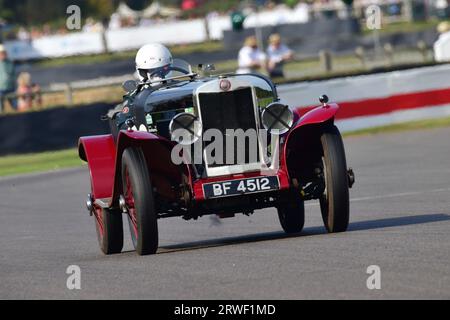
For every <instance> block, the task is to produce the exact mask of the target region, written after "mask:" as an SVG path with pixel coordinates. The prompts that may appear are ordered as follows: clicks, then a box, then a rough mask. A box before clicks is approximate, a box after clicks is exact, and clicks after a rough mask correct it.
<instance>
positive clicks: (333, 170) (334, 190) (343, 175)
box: [320, 126, 350, 232]
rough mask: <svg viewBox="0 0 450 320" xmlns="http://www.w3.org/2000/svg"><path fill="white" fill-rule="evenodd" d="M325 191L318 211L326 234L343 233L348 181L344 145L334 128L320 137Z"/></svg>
mask: <svg viewBox="0 0 450 320" xmlns="http://www.w3.org/2000/svg"><path fill="white" fill-rule="evenodd" d="M321 142H322V150H323V157H322V164H323V170H322V172H323V178H324V182H325V191H324V193H323V194H322V196H321V197H320V209H321V212H322V218H323V222H324V224H325V228H326V229H327V231H328V232H343V231H345V230H347V227H348V224H349V211H350V204H349V202H350V201H349V181H348V174H347V163H346V159H345V149H344V143H343V141H342V137H341V134H340V133H339V130H338V129H337V128H336V126H332V127H330V128H328V129H327V130H326V131H325V132H324V133H323V134H322V136H321Z"/></svg>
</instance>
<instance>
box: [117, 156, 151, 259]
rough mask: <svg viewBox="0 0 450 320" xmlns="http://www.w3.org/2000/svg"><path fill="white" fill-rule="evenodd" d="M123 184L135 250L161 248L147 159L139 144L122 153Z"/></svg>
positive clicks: (147, 252)
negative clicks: (137, 146) (138, 146)
mask: <svg viewBox="0 0 450 320" xmlns="http://www.w3.org/2000/svg"><path fill="white" fill-rule="evenodd" d="M122 185H123V194H124V198H125V202H126V205H127V208H128V216H129V222H130V231H131V237H132V240H133V245H134V247H135V249H136V252H137V253H138V254H139V255H146V254H154V253H156V250H157V249H158V221H157V213H156V210H155V206H154V198H153V189H152V184H151V181H150V175H149V171H148V167H147V161H146V160H145V156H144V153H143V152H142V150H141V149H140V148H128V149H126V150H125V151H124V153H123V155H122Z"/></svg>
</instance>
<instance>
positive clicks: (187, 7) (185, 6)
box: [181, 0, 198, 11]
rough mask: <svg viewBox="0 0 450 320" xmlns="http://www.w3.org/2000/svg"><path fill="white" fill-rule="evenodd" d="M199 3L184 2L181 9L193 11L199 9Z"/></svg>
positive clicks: (187, 0)
mask: <svg viewBox="0 0 450 320" xmlns="http://www.w3.org/2000/svg"><path fill="white" fill-rule="evenodd" d="M197 6H198V3H197V1H196V0H183V2H182V3H181V9H183V10H185V11H186V10H192V9H195V8H197Z"/></svg>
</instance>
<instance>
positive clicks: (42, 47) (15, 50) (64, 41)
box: [5, 32, 103, 60]
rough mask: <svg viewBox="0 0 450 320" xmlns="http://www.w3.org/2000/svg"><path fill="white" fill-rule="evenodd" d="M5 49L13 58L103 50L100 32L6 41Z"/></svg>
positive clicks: (22, 58) (31, 57) (53, 55)
mask: <svg viewBox="0 0 450 320" xmlns="http://www.w3.org/2000/svg"><path fill="white" fill-rule="evenodd" d="M5 47H6V50H7V51H8V54H9V56H10V57H11V58H12V59H14V60H28V59H42V58H56V57H63V56H72V55H81V54H98V53H101V52H103V43H102V35H101V33H95V32H94V33H87V32H76V33H70V34H66V35H54V36H47V37H43V38H39V39H35V40H33V41H19V40H15V41H6V42H5Z"/></svg>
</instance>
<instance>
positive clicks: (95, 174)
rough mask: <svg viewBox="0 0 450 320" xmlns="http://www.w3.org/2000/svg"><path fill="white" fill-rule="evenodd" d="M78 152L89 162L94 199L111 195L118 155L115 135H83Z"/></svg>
mask: <svg viewBox="0 0 450 320" xmlns="http://www.w3.org/2000/svg"><path fill="white" fill-rule="evenodd" d="M78 154H79V156H80V158H81V159H82V160H84V161H86V162H88V167H89V174H90V177H91V188H92V196H93V197H94V199H102V198H109V197H111V191H112V185H113V183H114V172H115V157H116V145H115V144H114V138H113V136H112V135H110V134H108V135H103V136H90V137H81V138H80V140H79V141H78Z"/></svg>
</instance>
